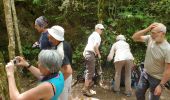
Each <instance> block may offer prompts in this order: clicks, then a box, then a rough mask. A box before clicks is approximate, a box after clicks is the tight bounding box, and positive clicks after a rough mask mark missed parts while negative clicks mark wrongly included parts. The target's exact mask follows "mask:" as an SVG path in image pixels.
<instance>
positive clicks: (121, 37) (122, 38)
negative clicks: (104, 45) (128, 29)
mask: <svg viewBox="0 0 170 100" xmlns="http://www.w3.org/2000/svg"><path fill="white" fill-rule="evenodd" d="M116 40H117V41H119V40H124V41H126V38H125V36H124V35H118V36H117V37H116Z"/></svg>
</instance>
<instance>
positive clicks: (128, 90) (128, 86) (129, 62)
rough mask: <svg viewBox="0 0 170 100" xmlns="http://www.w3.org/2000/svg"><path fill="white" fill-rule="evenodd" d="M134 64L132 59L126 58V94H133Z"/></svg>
mask: <svg viewBox="0 0 170 100" xmlns="http://www.w3.org/2000/svg"><path fill="white" fill-rule="evenodd" d="M132 65H133V61H132V60H126V62H125V94H127V96H130V95H131V91H132V88H131V67H132Z"/></svg>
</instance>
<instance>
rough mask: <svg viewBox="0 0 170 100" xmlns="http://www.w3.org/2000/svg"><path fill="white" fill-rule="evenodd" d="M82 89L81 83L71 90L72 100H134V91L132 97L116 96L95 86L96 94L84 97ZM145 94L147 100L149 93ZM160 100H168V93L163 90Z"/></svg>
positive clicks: (169, 93) (169, 94) (169, 99)
mask: <svg viewBox="0 0 170 100" xmlns="http://www.w3.org/2000/svg"><path fill="white" fill-rule="evenodd" d="M82 87H83V83H78V84H76V85H75V86H74V87H73V88H72V100H136V98H135V92H134V91H135V90H134V89H133V93H132V96H131V97H127V96H125V95H124V94H123V93H120V94H119V95H116V94H115V93H114V92H113V91H111V90H105V89H103V88H100V87H99V86H95V87H94V89H95V90H96V93H97V94H96V95H95V96H94V97H86V96H83V95H82V93H81V89H82ZM121 91H122V92H123V88H121ZM146 94H147V96H146V100H148V94H149V92H148V91H147V93H146ZM160 100H170V91H169V90H164V91H163V94H162V95H161V99H160Z"/></svg>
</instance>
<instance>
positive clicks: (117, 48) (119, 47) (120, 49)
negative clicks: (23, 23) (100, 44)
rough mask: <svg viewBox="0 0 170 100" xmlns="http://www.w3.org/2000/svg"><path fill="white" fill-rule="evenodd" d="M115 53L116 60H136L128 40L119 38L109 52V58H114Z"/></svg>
mask: <svg viewBox="0 0 170 100" xmlns="http://www.w3.org/2000/svg"><path fill="white" fill-rule="evenodd" d="M114 53H115V57H114V62H117V61H122V60H134V58H133V55H132V53H131V51H130V47H129V44H128V43H127V42H126V41H123V40H119V41H117V42H116V43H114V44H113V45H112V48H111V50H110V53H109V56H108V57H109V58H110V59H112V58H113V55H114Z"/></svg>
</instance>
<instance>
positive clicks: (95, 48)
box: [94, 43, 101, 59]
mask: <svg viewBox="0 0 170 100" xmlns="http://www.w3.org/2000/svg"><path fill="white" fill-rule="evenodd" d="M94 51H95V53H96V54H97V56H98V58H99V59H100V58H101V55H100V51H99V44H98V43H97V44H96V45H95V46H94Z"/></svg>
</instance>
